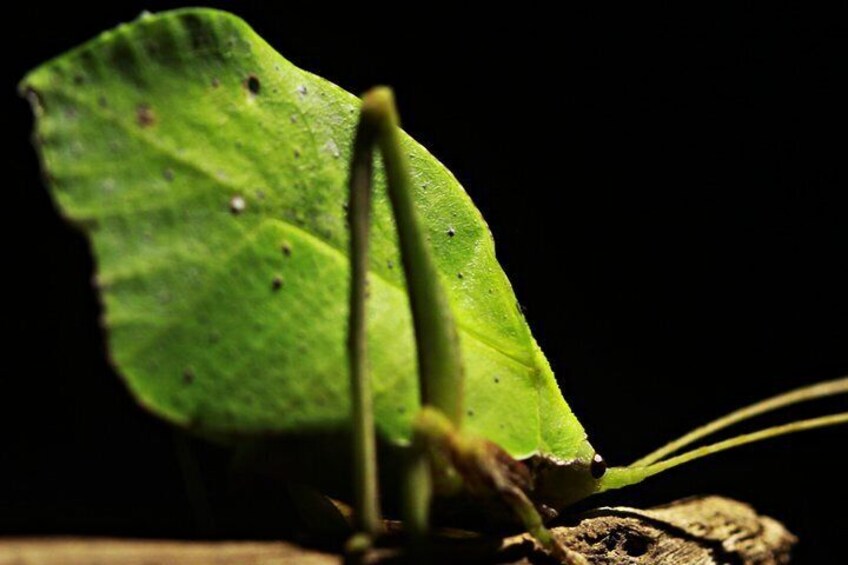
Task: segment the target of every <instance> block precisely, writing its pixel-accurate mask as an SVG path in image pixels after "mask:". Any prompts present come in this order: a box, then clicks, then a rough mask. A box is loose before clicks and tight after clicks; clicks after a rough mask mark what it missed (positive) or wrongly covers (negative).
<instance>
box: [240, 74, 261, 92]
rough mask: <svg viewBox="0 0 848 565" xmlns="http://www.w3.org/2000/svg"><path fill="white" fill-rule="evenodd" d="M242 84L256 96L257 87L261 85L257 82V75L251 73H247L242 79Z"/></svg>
mask: <svg viewBox="0 0 848 565" xmlns="http://www.w3.org/2000/svg"><path fill="white" fill-rule="evenodd" d="M244 86H245V87H246V88H247V90H249V91H250V93H251V94H253V95H254V96H256V95H257V94H259V88H260V86H261V84H260V83H259V77H257V76H256V75H253V74H251V75H248V77H247V78H246V79H245V81H244Z"/></svg>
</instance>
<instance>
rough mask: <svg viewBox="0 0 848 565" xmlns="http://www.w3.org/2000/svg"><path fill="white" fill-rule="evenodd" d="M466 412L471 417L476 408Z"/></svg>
mask: <svg viewBox="0 0 848 565" xmlns="http://www.w3.org/2000/svg"><path fill="white" fill-rule="evenodd" d="M466 414H468V417H469V418H471V417H473V416H474V410H469V411H468V412H466Z"/></svg>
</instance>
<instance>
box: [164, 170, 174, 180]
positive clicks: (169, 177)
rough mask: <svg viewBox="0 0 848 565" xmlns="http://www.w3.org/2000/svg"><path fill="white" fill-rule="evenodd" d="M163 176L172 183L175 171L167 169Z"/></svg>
mask: <svg viewBox="0 0 848 565" xmlns="http://www.w3.org/2000/svg"><path fill="white" fill-rule="evenodd" d="M162 176H163V177H164V178H165V180H166V181H168V182H171V181H172V180H174V170H173V169H170V168H169V169H165V170H164V171H162Z"/></svg>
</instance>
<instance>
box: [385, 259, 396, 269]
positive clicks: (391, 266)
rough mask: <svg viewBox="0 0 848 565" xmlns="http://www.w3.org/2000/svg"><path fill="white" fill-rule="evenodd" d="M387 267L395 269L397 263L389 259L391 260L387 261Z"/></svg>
mask: <svg viewBox="0 0 848 565" xmlns="http://www.w3.org/2000/svg"><path fill="white" fill-rule="evenodd" d="M386 267H388V268H389V269H394V268H395V264H394V263H393V262H391V261H389V262H387V263H386Z"/></svg>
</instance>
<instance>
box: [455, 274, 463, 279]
mask: <svg viewBox="0 0 848 565" xmlns="http://www.w3.org/2000/svg"><path fill="white" fill-rule="evenodd" d="M464 276H465V275H463V274H462V273H457V274H456V278H458V279H461V278H463V277H464Z"/></svg>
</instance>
